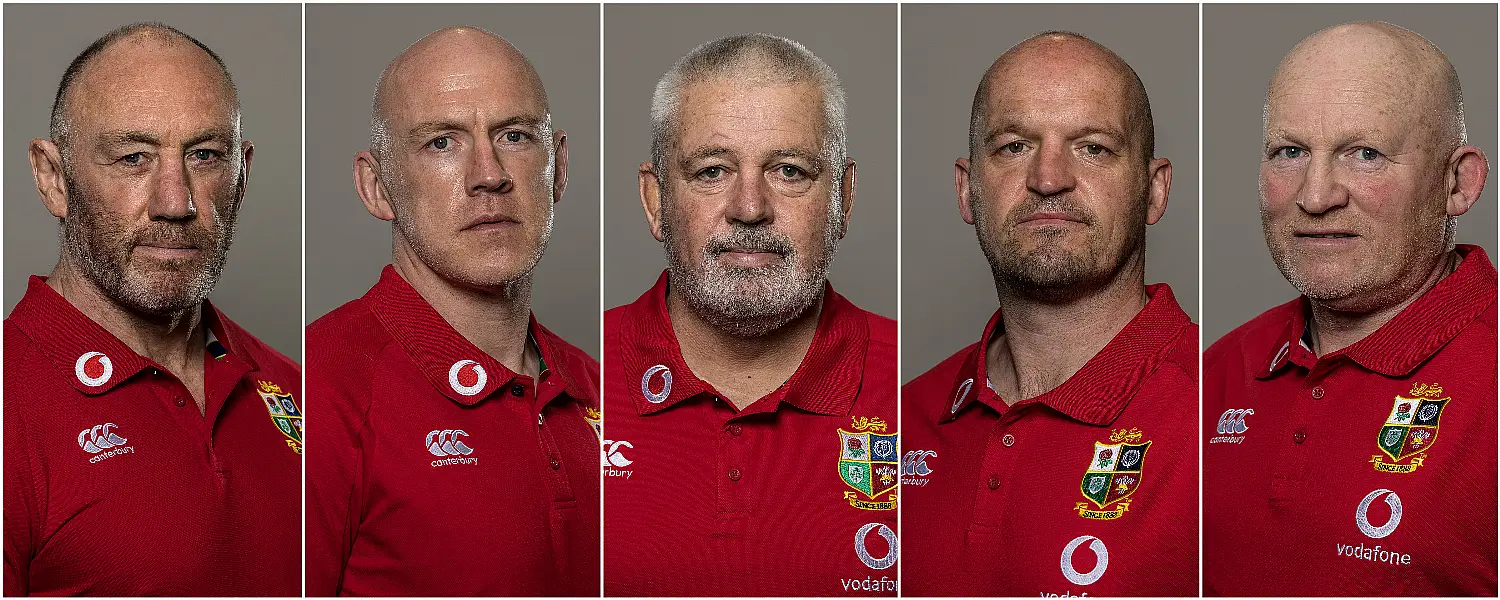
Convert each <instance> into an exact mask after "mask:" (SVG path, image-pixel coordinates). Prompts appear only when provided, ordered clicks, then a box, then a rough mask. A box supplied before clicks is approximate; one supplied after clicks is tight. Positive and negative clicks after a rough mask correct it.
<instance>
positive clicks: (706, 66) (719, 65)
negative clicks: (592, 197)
mask: <svg viewBox="0 0 1500 600" xmlns="http://www.w3.org/2000/svg"><path fill="white" fill-rule="evenodd" d="M720 78H734V79H736V80H740V81H750V82H753V83H764V84H772V85H789V84H798V83H812V84H814V85H816V86H818V88H819V89H821V90H822V92H823V131H824V136H825V137H824V140H823V154H824V159H825V160H827V161H828V164H829V167H830V168H832V169H833V172H834V173H840V172H842V170H843V168H844V163H845V161H846V160H847V159H848V156H849V148H848V126H847V121H846V118H845V106H846V102H845V98H844V86H843V84H841V83H839V76H838V74H837V73H834V72H833V69H832V68H830V67H829V66H828V63H825V62H823V59H820V58H818V57H817V55H815V54H813V53H812V52H811V51H809V50H808V49H807V47H806V46H803V45H802V44H799V43H797V42H795V41H792V40H789V39H787V38H784V37H779V36H774V35H769V34H765V33H751V34H743V35H734V36H729V37H722V38H719V39H716V40H713V41H711V42H707V43H704V44H703V45H701V46H698V47H697V48H694V49H693V51H692V52H689V53H688V54H687V55H686V56H683V57H682V58H681V59H680V60H678V61H677V64H675V65H672V69H671V70H670V71H667V73H666V74H665V75H662V77H661V80H660V81H658V82H656V90H655V92H654V93H652V95H651V163H652V165H653V168H654V170H655V171H656V177H657V179H660V180H665V179H666V169H665V167H664V166H663V163H664V162H665V160H666V157H667V149H668V148H669V147H671V145H672V144H674V143H676V141H677V140H676V129H677V125H678V122H677V121H678V117H679V114H678V109H679V103H680V101H681V98H682V88H684V87H686V86H687V85H689V84H693V83H699V82H702V81H707V80H710V79H720Z"/></svg>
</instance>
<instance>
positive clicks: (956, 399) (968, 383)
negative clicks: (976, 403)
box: [948, 377, 974, 413]
mask: <svg viewBox="0 0 1500 600" xmlns="http://www.w3.org/2000/svg"><path fill="white" fill-rule="evenodd" d="M971 387H974V378H973V377H970V378H968V379H965V380H964V382H963V383H960V384H958V392H957V393H955V394H953V406H951V407H949V408H948V412H950V413H957V412H958V406H959V405H960V404H963V403H964V398H968V397H969V388H971Z"/></svg>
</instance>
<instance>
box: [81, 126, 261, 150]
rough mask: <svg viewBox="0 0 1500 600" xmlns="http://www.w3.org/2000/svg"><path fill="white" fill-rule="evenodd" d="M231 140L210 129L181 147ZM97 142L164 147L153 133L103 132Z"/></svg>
mask: <svg viewBox="0 0 1500 600" xmlns="http://www.w3.org/2000/svg"><path fill="white" fill-rule="evenodd" d="M231 138H232V136H231V135H230V134H229V132H228V131H226V130H223V129H210V130H207V131H202V132H199V133H198V134H196V135H194V136H193V137H191V138H188V139H187V141H185V142H183V144H182V146H183V147H184V148H187V147H191V146H196V145H198V144H202V143H204V142H209V141H219V142H223V143H225V144H228V143H229V140H230V139H231ZM98 140H99V141H100V142H101V143H102V144H103V145H106V146H113V145H119V144H146V145H149V146H164V145H166V144H165V143H164V142H163V141H162V139H161V137H160V136H158V135H156V134H154V133H150V132H146V131H135V130H115V131H105V132H103V133H100V134H99V136H98Z"/></svg>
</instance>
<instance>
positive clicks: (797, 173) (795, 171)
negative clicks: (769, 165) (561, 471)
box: [776, 165, 807, 181]
mask: <svg viewBox="0 0 1500 600" xmlns="http://www.w3.org/2000/svg"><path fill="white" fill-rule="evenodd" d="M776 174H777V175H778V176H780V177H781V178H782V179H786V180H788V181H796V180H798V179H802V178H805V177H807V171H804V170H802V168H801V167H798V166H796V165H781V166H779V167H776Z"/></svg>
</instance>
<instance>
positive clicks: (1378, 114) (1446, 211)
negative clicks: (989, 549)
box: [1203, 22, 1496, 596]
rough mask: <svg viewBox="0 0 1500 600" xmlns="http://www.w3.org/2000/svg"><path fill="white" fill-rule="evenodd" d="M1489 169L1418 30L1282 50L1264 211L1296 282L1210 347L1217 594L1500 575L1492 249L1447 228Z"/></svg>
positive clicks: (1206, 509) (1395, 587)
mask: <svg viewBox="0 0 1500 600" xmlns="http://www.w3.org/2000/svg"><path fill="white" fill-rule="evenodd" d="M1491 108H1492V107H1491ZM1487 174H1488V165H1487V163H1486V160H1485V157H1484V154H1483V152H1481V151H1480V150H1479V149H1478V148H1475V147H1473V146H1469V145H1467V140H1466V134H1465V132H1464V118H1463V102H1462V92H1461V88H1460V86H1459V79H1458V73H1457V71H1456V70H1455V69H1454V68H1453V65H1452V64H1451V63H1449V62H1448V59H1447V57H1446V56H1444V55H1443V53H1442V51H1441V50H1439V49H1438V48H1437V47H1436V46H1434V45H1433V44H1432V43H1430V42H1428V41H1427V40H1426V39H1423V38H1422V37H1421V36H1420V35H1418V34H1416V33H1413V32H1411V31H1408V30H1406V29H1402V28H1400V27H1397V26H1395V25H1391V24H1388V23H1378V22H1364V23H1349V24H1344V25H1339V26H1336V27H1331V28H1328V29H1325V30H1323V31H1320V32H1318V33H1315V34H1313V35H1311V36H1309V37H1307V38H1306V39H1304V40H1302V41H1301V42H1300V43H1298V44H1297V46H1296V47H1295V48H1293V49H1292V50H1291V52H1290V53H1288V54H1287V55H1286V57H1285V58H1283V59H1282V61H1281V63H1280V65H1279V66H1278V68H1277V70H1276V73H1275V75H1274V76H1273V77H1272V79H1271V82H1270V86H1269V88H1268V90H1267V93H1266V108H1265V146H1264V152H1263V154H1262V159H1261V163H1260V198H1261V222H1262V225H1263V228H1264V231H1265V238H1266V245H1267V246H1268V247H1269V248H1270V251H1271V257H1272V259H1274V260H1275V262H1276V266H1277V268H1279V269H1280V270H1281V273H1282V275H1284V276H1285V277H1286V278H1287V281H1289V282H1291V284H1292V285H1293V286H1294V287H1296V288H1297V290H1298V291H1299V292H1301V293H1302V296H1301V297H1299V298H1297V299H1296V300H1293V301H1291V302H1288V303H1286V304H1283V305H1281V306H1278V307H1275V308H1272V309H1271V310H1269V311H1266V312H1265V313H1262V314H1261V315H1260V316H1258V317H1256V318H1254V319H1252V320H1251V321H1250V322H1248V323H1246V324H1244V325H1242V326H1240V327H1239V328H1237V329H1235V330H1234V331H1232V332H1230V333H1229V334H1227V335H1225V336H1224V337H1223V338H1221V339H1219V341H1217V342H1215V343H1214V345H1213V346H1211V347H1210V348H1209V349H1208V351H1206V352H1205V353H1204V358H1203V366H1204V373H1205V378H1206V383H1205V388H1204V397H1203V403H1204V409H1203V418H1204V423H1203V426H1204V427H1205V431H1204V436H1205V437H1206V438H1207V439H1208V443H1207V444H1206V445H1205V447H1204V469H1203V473H1204V478H1205V480H1204V486H1203V499H1204V505H1203V514H1204V518H1205V521H1206V523H1205V527H1204V536H1203V538H1204V539H1203V557H1204V590H1205V593H1207V594H1209V595H1236V596H1238V595H1251V596H1254V595H1278V596H1280V595H1294V596H1295V595H1343V596H1362V595H1375V596H1406V595H1439V596H1467V595H1481V596H1493V595H1495V593H1496V575H1495V568H1496V566H1495V563H1496V554H1495V536H1496V531H1495V529H1496V521H1495V501H1496V490H1495V477H1496V472H1495V469H1496V465H1495V453H1496V435H1495V427H1496V423H1495V411H1496V381H1495V368H1496V365H1495V351H1496V347H1495V324H1496V319H1495V293H1496V288H1495V269H1494V267H1493V266H1492V265H1491V263H1490V260H1489V257H1488V256H1487V255H1486V254H1485V252H1484V250H1483V249H1481V248H1479V247H1477V246H1470V245H1463V244H1455V241H1454V240H1455V235H1456V228H1457V218H1458V216H1460V215H1462V214H1464V213H1465V212H1467V211H1468V210H1469V208H1470V207H1471V206H1473V204H1474V203H1475V202H1476V201H1477V200H1478V199H1479V194H1480V191H1481V190H1482V189H1483V187H1484V182H1485V177H1486V176H1487ZM1481 225H1483V226H1486V227H1488V226H1491V225H1492V224H1481ZM1440 430H1441V432H1443V433H1442V435H1441V436H1439V435H1438V434H1439V432H1440Z"/></svg>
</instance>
